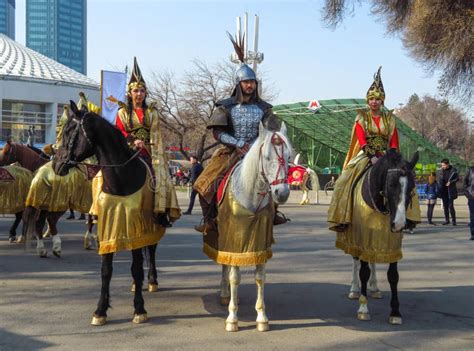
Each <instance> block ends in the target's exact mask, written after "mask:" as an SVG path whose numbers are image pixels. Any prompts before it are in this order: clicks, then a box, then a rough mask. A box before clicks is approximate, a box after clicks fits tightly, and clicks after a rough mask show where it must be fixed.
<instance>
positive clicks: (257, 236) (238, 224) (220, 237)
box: [203, 186, 274, 266]
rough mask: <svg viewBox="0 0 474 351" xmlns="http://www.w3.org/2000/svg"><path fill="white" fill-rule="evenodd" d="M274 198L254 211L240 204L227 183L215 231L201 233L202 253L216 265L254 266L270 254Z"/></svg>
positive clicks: (266, 258) (267, 258) (264, 261)
mask: <svg viewBox="0 0 474 351" xmlns="http://www.w3.org/2000/svg"><path fill="white" fill-rule="evenodd" d="M273 216H274V208H273V201H272V199H270V201H269V203H268V205H267V206H265V207H264V208H262V209H260V210H259V211H257V212H256V213H253V212H251V211H249V210H248V209H246V208H244V207H243V206H242V205H240V204H239V203H238V202H237V201H236V199H235V197H234V194H233V193H232V191H231V189H230V186H229V187H228V188H227V191H226V193H225V195H224V199H223V200H222V202H221V203H220V205H219V213H218V216H217V227H218V232H215V231H213V232H209V233H208V234H206V235H204V247H203V251H204V253H205V254H206V255H207V256H208V257H209V258H210V259H212V260H214V261H215V262H216V263H218V264H225V265H230V266H255V265H258V264H263V263H266V262H267V261H268V260H269V259H270V258H271V257H272V248H271V246H272V244H273V243H274V239H273Z"/></svg>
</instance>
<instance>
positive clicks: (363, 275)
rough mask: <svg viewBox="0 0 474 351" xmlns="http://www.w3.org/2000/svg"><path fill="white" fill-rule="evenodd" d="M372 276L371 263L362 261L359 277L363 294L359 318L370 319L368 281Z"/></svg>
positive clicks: (360, 300) (360, 299) (360, 301)
mask: <svg viewBox="0 0 474 351" xmlns="http://www.w3.org/2000/svg"><path fill="white" fill-rule="evenodd" d="M369 277H370V268H369V264H368V263H367V262H365V261H360V271H359V278H360V284H361V291H360V292H361V295H360V297H359V310H358V311H357V319H358V320H361V321H370V314H369V307H368V300H367V282H368V281H369Z"/></svg>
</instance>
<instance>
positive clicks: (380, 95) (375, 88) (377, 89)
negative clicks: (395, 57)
mask: <svg viewBox="0 0 474 351" xmlns="http://www.w3.org/2000/svg"><path fill="white" fill-rule="evenodd" d="M381 69H382V66H380V67H379V69H378V70H377V73H375V74H374V82H373V83H372V85H371V86H370V88H369V90H367V95H366V99H367V100H369V99H370V98H376V99H380V100H382V101H385V90H384V88H383V83H382V77H381V76H380V70H381Z"/></svg>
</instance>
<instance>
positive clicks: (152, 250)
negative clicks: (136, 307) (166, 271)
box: [147, 244, 158, 292]
mask: <svg viewBox="0 0 474 351" xmlns="http://www.w3.org/2000/svg"><path fill="white" fill-rule="evenodd" d="M157 245H158V244H154V245H149V246H148V247H147V250H148V259H149V263H148V291H149V292H155V291H158V274H157V272H156V261H155V255H156V246H157Z"/></svg>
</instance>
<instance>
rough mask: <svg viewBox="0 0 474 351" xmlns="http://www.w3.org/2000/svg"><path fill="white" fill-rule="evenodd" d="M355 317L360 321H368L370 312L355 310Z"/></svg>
mask: <svg viewBox="0 0 474 351" xmlns="http://www.w3.org/2000/svg"><path fill="white" fill-rule="evenodd" d="M357 319H358V320H360V321H370V314H369V313H367V312H357Z"/></svg>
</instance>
